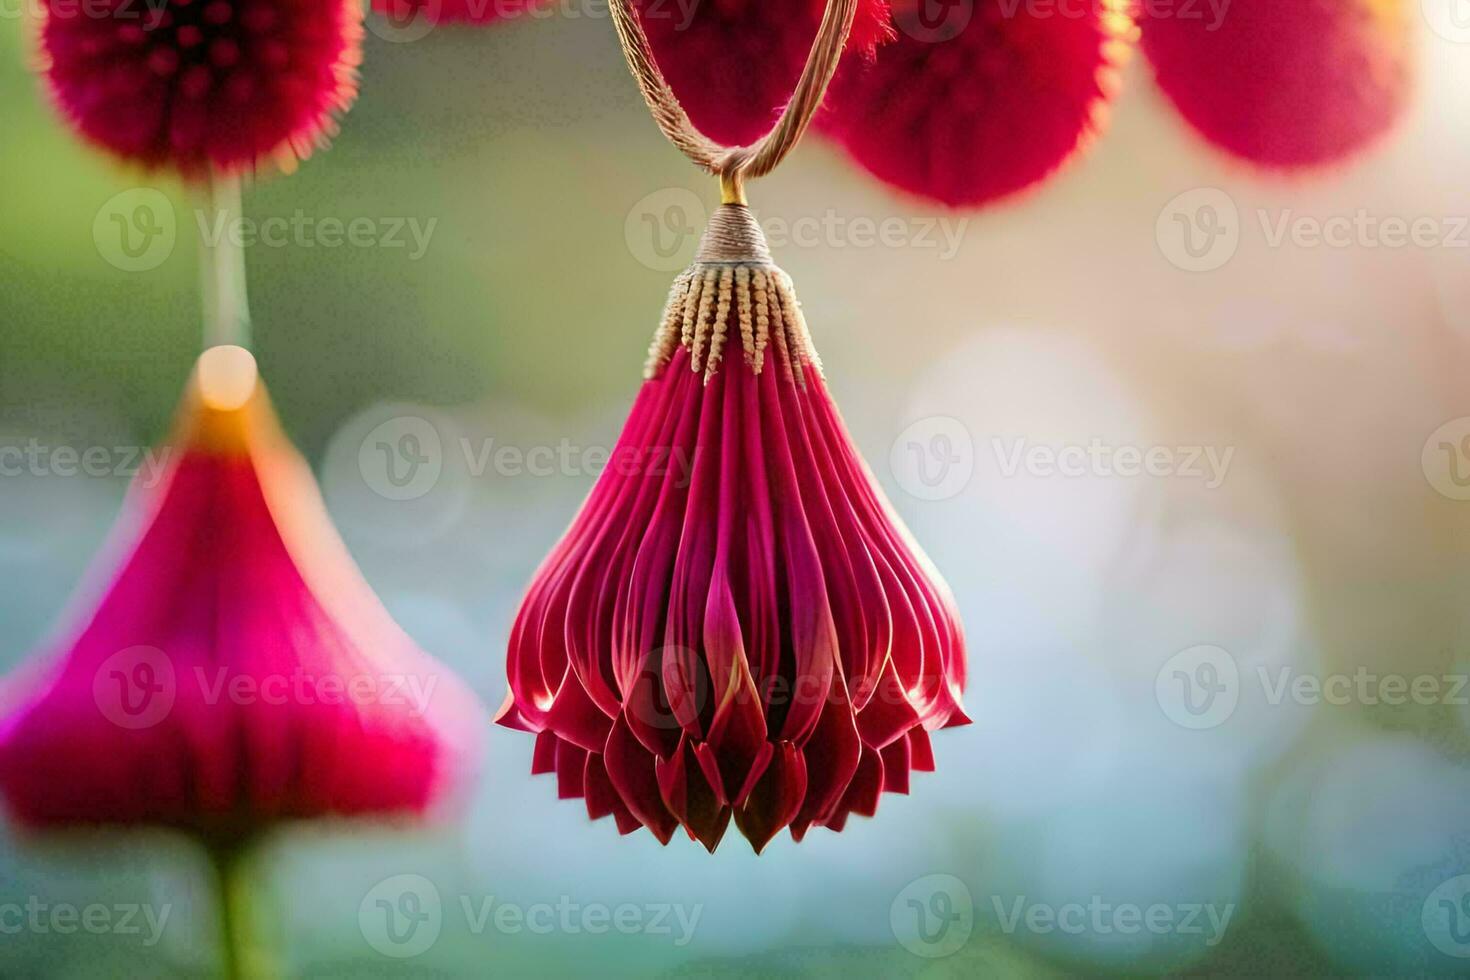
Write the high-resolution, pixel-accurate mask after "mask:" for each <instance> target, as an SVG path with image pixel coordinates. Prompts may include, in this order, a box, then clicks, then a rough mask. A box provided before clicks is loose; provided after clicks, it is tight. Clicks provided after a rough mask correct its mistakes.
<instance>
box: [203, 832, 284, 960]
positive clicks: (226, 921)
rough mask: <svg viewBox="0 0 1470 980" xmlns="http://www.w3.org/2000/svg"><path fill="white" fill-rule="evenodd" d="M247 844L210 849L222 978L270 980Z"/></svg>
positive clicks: (217, 846) (221, 844) (217, 845)
mask: <svg viewBox="0 0 1470 980" xmlns="http://www.w3.org/2000/svg"><path fill="white" fill-rule="evenodd" d="M249 855H250V847H249V845H248V844H239V843H236V844H229V843H217V844H211V845H209V858H210V863H211V865H212V866H213V869H214V883H215V901H216V904H217V906H218V908H219V930H220V951H221V966H222V974H221V975H222V976H224V977H225V978H226V980H271V978H273V977H275V976H277V972H276V970H275V966H274V964H273V963H271V961H270V958H269V956H268V954H267V953H266V951H265V948H264V946H262V945H261V944H260V942H259V924H258V923H257V922H256V920H255V907H254V903H253V902H252V900H251V889H250V875H249Z"/></svg>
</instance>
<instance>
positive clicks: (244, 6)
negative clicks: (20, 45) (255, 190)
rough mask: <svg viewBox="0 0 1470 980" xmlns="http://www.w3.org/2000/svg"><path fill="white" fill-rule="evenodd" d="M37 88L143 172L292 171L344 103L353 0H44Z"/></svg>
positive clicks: (352, 57) (356, 56)
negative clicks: (46, 88) (266, 167)
mask: <svg viewBox="0 0 1470 980" xmlns="http://www.w3.org/2000/svg"><path fill="white" fill-rule="evenodd" d="M45 12H46V16H45V23H44V26H43V28H42V33H41V47H42V55H43V64H44V68H45V74H46V78H47V81H48V83H49V85H50V89H51V92H52V95H53V96H54V98H55V101H56V103H57V105H58V106H59V108H60V110H61V112H62V114H63V115H64V116H65V117H66V119H67V120H68V121H69V122H70V123H71V124H72V126H74V127H75V128H76V129H77V131H78V132H79V133H80V134H81V135H82V136H83V137H84V138H85V139H86V140H87V141H89V142H91V143H93V144H95V145H97V146H99V147H101V148H102V149H104V150H106V151H108V152H109V153H111V154H113V155H115V156H117V157H121V158H122V159H125V160H128V161H133V162H136V163H140V164H142V165H144V166H146V167H149V168H162V167H171V168H173V169H175V170H178V171H180V172H181V173H183V174H185V175H186V176H203V175H204V174H205V173H207V172H208V171H209V170H210V169H213V170H215V171H217V172H219V173H223V174H231V173H238V172H241V171H245V170H250V169H253V168H254V167H255V166H256V165H257V164H258V163H259V162H260V161H262V160H267V159H271V160H274V161H275V162H276V163H277V164H278V165H280V166H283V167H284V168H286V169H289V168H290V167H291V166H292V165H293V164H294V161H295V160H296V159H297V158H299V157H304V156H307V155H309V154H310V153H311V151H312V150H313V149H314V148H315V147H316V146H317V145H318V144H319V143H321V142H322V141H324V139H325V138H326V137H327V136H328V135H330V133H331V131H332V129H333V126H334V117H335V115H336V114H337V113H340V112H343V111H345V110H346V109H347V107H348V106H349V105H351V103H352V100H353V98H354V97H355V95H356V90H357V80H356V79H357V66H358V64H359V62H360V60H361V40H362V38H361V35H362V23H361V19H362V15H361V10H360V8H359V7H358V5H357V4H356V3H354V2H352V0H156V2H149V3H139V2H135V0H89V2H87V3H78V2H75V0H46V5H45Z"/></svg>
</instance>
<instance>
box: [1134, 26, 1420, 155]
mask: <svg viewBox="0 0 1470 980" xmlns="http://www.w3.org/2000/svg"><path fill="white" fill-rule="evenodd" d="M1407 7H1408V4H1407V3H1406V2H1404V0H1231V3H1230V4H1228V5H1227V6H1223V7H1221V8H1220V10H1219V11H1218V13H1215V12H1212V11H1211V10H1210V9H1209V8H1208V6H1205V5H1202V7H1201V10H1200V12H1199V16H1195V17H1182V16H1180V15H1179V12H1178V10H1177V9H1174V8H1170V11H1165V10H1164V8H1163V6H1162V5H1159V6H1157V9H1156V8H1155V5H1152V4H1148V3H1143V4H1141V5H1140V9H1139V14H1138V18H1139V29H1140V31H1141V33H1142V47H1143V51H1144V53H1145V54H1146V55H1147V56H1148V59H1149V61H1150V62H1151V63H1152V64H1153V68H1154V74H1155V77H1156V78H1157V79H1158V83H1159V87H1160V88H1161V89H1163V90H1164V93H1165V94H1166V95H1167V96H1168V97H1169V99H1170V100H1171V101H1172V102H1173V103H1174V105H1175V106H1176V107H1177V108H1178V109H1179V112H1180V114H1182V115H1183V116H1184V118H1185V120H1186V121H1188V123H1189V124H1190V125H1191V126H1192V127H1194V129H1195V130H1197V131H1198V132H1199V133H1200V135H1202V136H1203V137H1204V138H1205V139H1207V140H1209V141H1210V142H1211V143H1213V144H1214V145H1216V146H1218V147H1220V148H1221V149H1223V150H1225V151H1227V152H1229V153H1231V154H1233V155H1235V156H1237V157H1240V158H1241V159H1244V160H1248V161H1250V162H1252V163H1256V164H1260V165H1262V166H1265V167H1269V168H1276V169H1282V170H1287V169H1295V168H1300V167H1312V166H1317V165H1322V164H1328V163H1332V162H1334V161H1338V160H1342V159H1344V158H1347V157H1349V156H1351V155H1352V154H1354V153H1356V152H1358V151H1360V150H1362V149H1363V148H1365V147H1367V146H1368V145H1370V144H1371V143H1372V142H1373V141H1374V140H1375V139H1377V138H1378V137H1380V136H1382V135H1383V134H1384V133H1385V132H1387V131H1388V130H1389V129H1390V128H1391V127H1392V125H1393V123H1394V121H1395V120H1396V119H1397V118H1398V117H1399V115H1400V114H1401V113H1402V112H1403V109H1404V106H1405V105H1406V103H1407V101H1408V96H1409V88H1410V85H1409V80H1410V67H1411V66H1410V60H1411V59H1410V52H1409V22H1410V18H1409V15H1408V12H1407V9H1406V8H1407Z"/></svg>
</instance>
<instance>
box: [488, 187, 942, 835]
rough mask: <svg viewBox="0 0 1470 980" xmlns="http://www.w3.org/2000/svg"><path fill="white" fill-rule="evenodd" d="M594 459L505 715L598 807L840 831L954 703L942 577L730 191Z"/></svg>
mask: <svg viewBox="0 0 1470 980" xmlns="http://www.w3.org/2000/svg"><path fill="white" fill-rule="evenodd" d="M647 378H648V380H647V381H646V382H645V384H644V385H643V388H642V390H641V391H640V392H639V394H638V398H637V401H636V402H635V403H634V405H633V409H632V412H631V414H630V415H629V418H628V421H627V424H626V426H625V427H624V429H623V434H622V437H621V438H620V440H619V442H618V445H617V448H616V449H615V450H614V452H613V454H612V460H611V462H610V463H609V466H608V469H607V471H606V472H604V473H603V475H602V477H601V478H600V479H599V480H598V482H597V484H596V486H595V487H594V488H593V490H592V493H591V496H590V497H589V498H588V500H587V503H586V505H585V506H584V507H583V509H582V512H581V513H580V514H579V515H578V516H577V518H576V520H575V521H574V522H573V524H572V526H571V529H570V530H569V531H568V532H567V535H566V536H565V537H564V538H563V539H562V541H561V542H560V544H558V545H557V546H556V549H555V550H554V551H553V552H552V554H551V556H550V557H549V558H547V560H546V562H545V563H544V564H543V565H542V567H541V569H540V570H539V571H538V572H537V574H536V577H535V579H534V580H533V581H532V583H531V586H530V589H529V591H528V592H527V595H526V598H525V601H524V603H523V604H522V606H521V609H520V613H519V615H518V616H517V618H516V622H515V626H514V628H513V630H512V633H511V640H510V656H509V666H508V672H509V679H510V697H509V699H508V700H507V702H506V704H505V706H504V707H503V708H502V710H501V713H500V716H499V719H498V720H499V721H500V723H501V724H503V725H506V726H508V727H511V728H517V729H521V730H524V731H530V732H536V733H538V739H537V742H536V749H535V760H534V763H533V771H534V772H538V773H540V772H555V773H556V777H557V785H558V792H559V795H560V796H562V797H564V798H567V797H581V798H584V799H585V800H586V804H587V811H588V814H589V816H591V817H592V818H593V819H597V818H600V817H604V816H607V815H609V814H610V815H612V816H613V817H614V818H615V820H616V822H617V824H618V827H619V829H620V830H621V831H622V832H624V833H628V832H631V831H633V830H636V829H637V828H638V827H639V826H640V825H642V826H646V827H648V828H649V830H651V831H652V832H653V834H654V835H655V836H656V837H657V838H658V839H659V840H660V841H663V842H667V841H668V840H669V838H670V836H671V835H672V834H673V832H674V829H675V828H676V827H677V826H679V825H681V824H682V825H683V827H684V828H685V830H686V831H687V832H688V833H689V835H690V836H691V837H693V838H696V839H698V840H699V841H700V842H701V843H702V844H703V845H704V846H705V847H707V848H709V849H710V850H714V848H715V847H716V845H717V844H718V843H719V841H720V839H721V837H722V836H723V834H724V833H725V830H726V829H727V827H728V825H729V823H730V821H731V819H732V818H733V820H734V822H735V825H736V827H737V828H738V829H739V831H740V832H741V833H742V834H743V835H744V836H745V837H747V838H748V839H749V840H750V842H751V844H752V845H753V846H754V847H755V849H756V850H757V851H760V850H761V849H762V848H763V847H765V845H766V844H767V843H768V842H769V841H770V840H771V839H772V838H773V837H774V836H775V835H776V834H777V833H779V832H780V831H781V830H782V829H783V828H786V827H788V826H789V827H790V828H791V833H792V836H793V837H795V838H796V839H798V840H800V839H801V837H802V836H803V835H804V834H805V833H806V831H807V830H808V828H810V827H812V826H813V825H820V826H825V827H828V828H830V829H832V830H841V829H842V828H843V826H844V825H845V823H846V822H847V819H848V817H849V815H850V814H853V813H859V814H863V815H866V816H871V815H872V814H873V813H874V812H875V811H876V809H877V806H878V798H879V796H880V794H882V793H883V792H884V791H888V792H897V793H906V792H908V787H909V774H910V772H912V771H914V770H919V771H928V770H931V769H932V768H933V765H934V761H933V755H932V753H931V751H930V744H929V732H931V731H933V730H935V729H938V728H943V727H945V726H947V725H955V724H961V723H964V722H965V721H967V720H968V719H966V718H965V716H964V713H963V711H962V710H961V707H960V703H959V697H960V693H961V691H962V689H963V687H964V683H965V656H964V640H963V637H962V633H961V628H960V623H959V617H958V615H957V614H956V612H955V609H954V605H953V602H952V600H951V597H950V595H949V592H948V589H947V588H946V587H945V585H944V583H943V581H942V580H941V579H940V577H939V575H938V573H937V572H936V571H935V570H934V568H933V566H932V565H930V563H929V562H928V560H927V559H926V558H925V557H924V555H923V554H922V552H920V551H919V549H918V546H917V545H916V544H915V543H914V541H913V540H912V538H911V537H910V536H909V534H908V532H907V531H906V530H905V529H904V527H903V525H902V524H901V523H900V521H899V519H898V517H897V516H896V515H895V514H894V512H893V510H892V508H891V506H890V505H889V504H888V502H887V501H886V500H885V499H884V497H883V494H882V491H881V490H880V489H879V488H878V486H877V484H876V483H875V482H874V480H873V477H872V475H871V473H869V471H868V469H867V467H866V466H865V465H864V463H863V461H862V459H861V458H860V457H859V456H858V453H857V450H856V449H855V448H854V446H853V445H852V441H851V440H850V438H849V437H848V435H847V432H846V430H845V428H844V427H843V424H842V420H841V417H840V416H839V415H838V412H837V408H836V406H835V405H833V403H832V399H831V397H830V396H829V395H828V393H827V389H826V385H825V383H824V382H823V380H822V373H821V368H820V366H819V364H818V361H817V358H816V354H815V353H814V351H813V349H812V345H811V339H810V337H809V335H808V333H807V329H806V325H805V322H804V320H803V318H802V314H801V310H800V308H799V307H798V306H797V303H796V300H795V296H794V294H793V292H792V287H791V283H790V280H789V279H788V278H787V277H786V274H785V273H784V272H782V271H781V270H780V269H778V268H776V266H774V265H773V264H771V260H770V254H769V252H768V251H767V250H766V247H765V243H764V241H763V239H762V238H761V237H760V231H759V229H758V228H757V227H756V226H755V224H754V219H753V218H751V216H750V212H749V210H748V209H746V208H745V207H743V206H738V205H725V206H723V207H721V208H720V209H719V210H718V211H717V212H716V215H715V217H714V220H713V221H712V222H711V227H710V230H709V232H708V233H707V234H706V237H705V243H704V245H703V247H702V249H701V252H700V256H699V259H698V260H697V261H696V263H695V265H694V266H693V267H692V268H691V269H690V270H689V271H688V272H686V273H685V274H684V275H683V276H681V277H680V278H679V280H678V281H677V282H676V283H675V286H674V290H673V293H672V295H671V297H670V300H669V305H668V307H667V310H666V312H665V315H664V320H663V325H662V327H661V328H660V330H659V331H658V334H657V336H656V337H655V339H654V343H653V348H652V352H651V356H650V360H649V364H648V371H647Z"/></svg>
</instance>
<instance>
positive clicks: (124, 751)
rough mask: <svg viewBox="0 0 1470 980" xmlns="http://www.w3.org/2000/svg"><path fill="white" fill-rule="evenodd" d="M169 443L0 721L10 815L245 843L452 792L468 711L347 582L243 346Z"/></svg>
mask: <svg viewBox="0 0 1470 980" xmlns="http://www.w3.org/2000/svg"><path fill="white" fill-rule="evenodd" d="M165 452H166V453H167V455H166V464H167V469H166V473H165V476H164V478H163V480H162V482H161V483H160V484H159V485H158V486H157V487H156V488H154V487H140V488H138V489H136V490H135V492H134V496H133V500H132V509H133V512H134V515H133V516H132V517H130V518H129V519H128V520H127V521H126V522H125V523H124V524H123V525H122V526H123V527H124V528H125V529H126V530H125V533H124V535H123V536H124V537H125V538H126V539H127V540H126V541H123V542H120V544H123V545H124V546H125V548H124V553H123V557H122V559H121V561H120V563H119V564H118V565H117V566H116V570H115V571H114V570H113V569H114V565H113V563H112V562H110V561H109V562H105V563H104V567H105V569H106V571H107V572H108V573H109V577H108V578H107V580H106V583H105V587H104V588H103V589H102V590H101V595H100V597H99V598H98V599H97V600H96V602H95V604H92V605H90V608H89V610H88V611H87V613H86V614H85V616H84V617H83V619H82V622H81V626H80V628H79V629H78V630H77V631H76V632H75V633H74V634H73V635H71V636H70V637H69V638H67V639H66V640H65V642H64V643H63V644H62V646H61V649H60V651H59V656H58V657H56V658H55V659H54V660H51V661H50V662H49V663H44V664H41V665H38V666H37V667H35V668H33V669H32V671H31V675H30V676H28V677H26V678H24V682H25V690H24V691H23V694H22V696H21V698H20V700H21V703H20V705H19V706H18V707H17V708H16V709H15V710H14V711H13V713H11V714H10V715H9V716H8V717H7V718H5V719H4V721H3V722H0V794H3V796H4V798H5V800H6V801H7V803H8V804H9V807H10V809H11V810H12V811H13V813H14V815H15V816H16V817H17V818H18V819H19V820H20V821H21V822H22V823H24V824H26V825H29V826H32V827H37V828H47V827H58V826H71V825H116V824H129V825H132V824H149V825H161V826H166V827H172V828H177V829H183V830H187V831H191V832H194V833H198V834H200V835H204V836H206V837H207V838H208V839H212V840H218V839H221V838H223V839H228V840H236V839H247V838H249V837H250V836H252V835H253V833H254V832H255V831H259V830H262V829H264V828H265V827H267V826H268V825H271V824H273V823H275V822H277V821H283V820H294V819H302V818H313V817H327V816H343V817H351V816H364V815H385V816H386V815H408V816H413V815H420V814H423V813H425V812H427V811H429V810H430V809H431V808H433V807H435V806H436V805H437V804H440V803H443V802H445V801H446V800H447V799H448V798H449V797H450V796H451V795H452V794H453V793H454V792H455V791H456V790H457V789H459V788H461V787H462V785H463V783H464V777H465V776H466V775H467V772H468V769H469V767H470V764H471V762H472V760H473V757H474V755H475V752H476V748H477V743H478V740H479V731H478V720H477V716H478V708H477V706H476V702H475V699H474V698H473V696H472V695H471V694H470V693H469V692H468V691H467V690H466V689H465V688H463V687H462V686H461V684H460V683H459V682H458V681H457V680H456V679H455V677H454V676H453V675H452V674H451V673H450V672H449V671H448V670H446V669H445V668H444V667H443V666H441V665H440V664H438V663H436V662H435V661H434V660H432V659H430V658H429V657H428V656H427V655H425V654H424V653H422V652H420V651H419V650H418V649H416V648H415V647H414V645H413V643H412V642H411V641H410V640H409V639H408V637H407V636H405V635H404V633H403V632H402V631H401V630H399V628H398V627H397V626H396V625H395V624H394V623H393V621H392V620H391V619H390V618H389V617H388V615H387V613H386V612H385V611H384V610H383V608H382V606H381V605H379V603H378V601H377V599H376V598H375V597H374V596H373V594H372V593H371V591H369V589H368V587H367V585H366V584H365V583H364V582H363V581H362V579H361V578H360V577H359V575H358V573H357V571H356V569H355V568H354V566H353V564H352V562H351V560H350V559H349V558H348V556H347V553H346V550H345V548H344V547H343V545H342V543H341V541H340V540H339V539H338V538H337V536H336V534H335V532H334V530H333V528H332V526H331V525H330V523H328V521H327V518H326V515H325V512H324V510H323V508H322V504H321V500H320V498H319V496H318V494H317V490H316V486H315V483H314V482H313V480H312V477H311V474H310V471H309V470H308V469H307V467H306V465H305V464H304V463H303V462H302V460H301V459H299V458H298V457H297V456H296V454H295V452H294V451H293V450H292V449H291V447H290V446H289V444H288V443H287V441H286V438H285V436H284V435H283V434H282V433H281V432H280V430H279V428H278V427H277V425H276V423H275V421H274V418H273V416H272V413H271V410H270V407H269V404H268V402H267V399H266V395H265V391H264V389H263V387H262V386H261V385H260V384H259V383H258V382H257V380H256V374H255V362H254V360H253V359H252V358H251V357H250V355H249V354H247V353H246V352H245V351H244V350H242V349H241V348H238V347H217V348H213V349H211V350H209V351H207V352H206V353H205V354H204V356H203V357H202V358H201V359H200V362H199V367H198V369H197V370H196V373H195V378H194V381H193V383H192V385H191V388H190V392H189V395H188V399H187V402H186V404H185V406H184V408H183V410H182V411H181V413H180V420H179V424H178V430H177V432H176V436H175V438H174V439H173V440H172V441H171V442H170V444H169V445H168V447H167V448H166V450H165Z"/></svg>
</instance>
